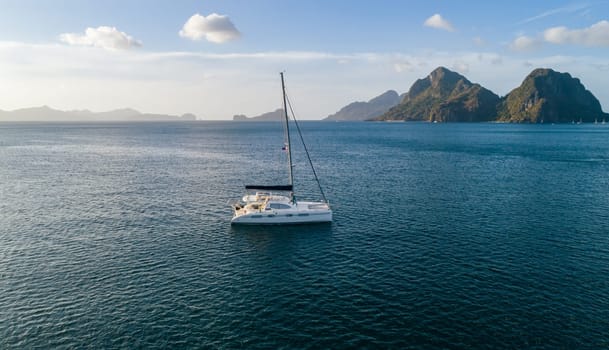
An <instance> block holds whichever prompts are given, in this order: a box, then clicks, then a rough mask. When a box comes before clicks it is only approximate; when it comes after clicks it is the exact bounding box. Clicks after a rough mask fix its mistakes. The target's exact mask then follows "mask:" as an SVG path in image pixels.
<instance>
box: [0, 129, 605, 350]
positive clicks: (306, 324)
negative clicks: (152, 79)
mask: <svg viewBox="0 0 609 350" xmlns="http://www.w3.org/2000/svg"><path fill="white" fill-rule="evenodd" d="M301 127H302V129H303V133H304V136H305V139H306V141H307V145H308V147H309V150H310V152H311V157H312V158H313V161H314V162H315V164H316V170H317V172H318V174H319V176H320V180H321V182H322V185H323V186H324V189H325V192H326V195H327V196H328V198H329V200H330V202H331V204H332V206H333V210H334V219H335V220H334V222H333V223H332V224H331V225H312V226H293V227H231V225H230V217H231V209H230V207H229V206H228V205H227V203H228V202H229V201H231V200H234V199H237V198H239V197H240V196H241V195H242V193H243V191H242V186H243V185H244V184H246V183H283V182H285V176H286V171H285V170H286V167H285V165H284V159H283V157H284V155H283V154H282V153H281V151H280V149H281V146H282V142H283V141H282V137H281V127H280V126H275V125H274V123H237V122H197V123H132V124H130V123H119V124H61V123H58V124H46V125H45V124H11V123H3V124H0V348H83V347H94V348H167V347H186V348H247V349H250V348H311V349H318V348H412V349H430V348H484V349H487V348H569V349H574V348H577V349H585V348H590V349H598V348H607V347H609V214H608V211H609V191H608V190H609V176H608V175H609V125H607V126H605V125H505V124H427V123H322V122H303V123H302V124H301ZM294 151H295V153H298V152H297V151H298V149H297V148H294ZM296 161H297V166H296V168H295V172H296V176H297V182H296V186H297V190H298V189H301V190H302V191H300V192H302V196H303V197H306V196H307V195H308V194H309V193H312V194H314V190H315V187H314V182H313V180H312V179H311V177H310V174H309V173H307V169H306V166H304V165H302V164H301V163H299V159H298V158H297V159H296ZM300 192H299V194H300ZM312 198H317V197H315V196H314V195H313V196H312Z"/></svg>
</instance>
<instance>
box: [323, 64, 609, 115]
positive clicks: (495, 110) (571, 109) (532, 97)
mask: <svg viewBox="0 0 609 350" xmlns="http://www.w3.org/2000/svg"><path fill="white" fill-rule="evenodd" d="M324 120H328V121H330V120H351V121H356V120H381V121H428V122H488V121H498V122H510V123H568V122H573V121H575V122H580V121H581V122H594V121H602V120H607V121H609V114H607V113H604V112H603V111H602V109H601V105H600V103H599V101H598V99H596V97H594V95H593V94H592V93H591V92H590V91H588V90H586V88H585V87H584V85H583V84H582V83H581V82H580V80H579V79H577V78H574V77H572V76H571V75H570V74H569V73H560V72H556V71H554V70H552V69H548V68H538V69H535V70H533V71H532V72H531V73H530V74H529V75H528V76H527V77H526V78H525V79H524V81H523V82H522V84H521V85H520V86H519V87H517V88H515V89H514V90H512V91H511V92H510V93H508V94H507V95H506V96H504V97H499V96H498V95H497V94H495V93H494V92H492V91H490V90H489V89H486V88H484V87H483V86H481V85H480V84H476V83H472V82H470V81H469V80H468V79H467V78H465V77H464V76H462V75H461V74H459V73H456V72H453V71H451V70H449V69H447V68H444V67H438V68H436V69H434V70H433V71H432V72H431V73H430V74H429V75H428V76H427V77H425V78H422V79H418V80H417V81H415V82H414V84H412V86H411V87H410V89H409V90H408V92H407V93H405V94H403V95H402V96H398V94H397V92H395V91H392V90H390V91H387V92H385V93H383V94H381V95H379V96H377V97H375V98H373V99H371V100H370V101H368V102H353V103H350V104H348V105H347V106H345V107H343V108H341V109H340V110H339V111H338V112H336V113H335V114H332V115H329V116H328V117H326V118H325V119H324Z"/></svg>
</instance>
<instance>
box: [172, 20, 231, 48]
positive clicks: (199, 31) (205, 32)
mask: <svg viewBox="0 0 609 350" xmlns="http://www.w3.org/2000/svg"><path fill="white" fill-rule="evenodd" d="M180 36H181V37H183V38H188V39H191V40H201V39H205V40H207V41H210V42H212V43H216V44H221V43H224V42H227V41H230V40H235V39H238V38H239V37H240V36H241V33H239V31H238V30H237V28H235V25H234V24H233V22H231V20H230V18H228V16H224V15H219V14H217V13H212V14H210V15H209V16H207V17H206V16H201V15H200V14H198V13H196V14H194V15H192V16H191V17H190V18H189V19H188V20H187V21H186V23H184V26H183V27H182V30H180Z"/></svg>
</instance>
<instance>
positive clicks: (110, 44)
mask: <svg viewBox="0 0 609 350" xmlns="http://www.w3.org/2000/svg"><path fill="white" fill-rule="evenodd" d="M59 40H61V41H63V42H64V43H66V44H69V45H81V46H95V47H101V48H104V49H111V50H127V49H131V48H134V47H139V46H142V42H141V41H138V40H135V39H134V38H133V37H131V36H129V35H127V33H125V32H121V31H119V30H118V29H116V28H114V27H106V26H101V27H97V28H87V29H86V30H85V33H84V35H83V34H78V33H64V34H61V35H60V36H59Z"/></svg>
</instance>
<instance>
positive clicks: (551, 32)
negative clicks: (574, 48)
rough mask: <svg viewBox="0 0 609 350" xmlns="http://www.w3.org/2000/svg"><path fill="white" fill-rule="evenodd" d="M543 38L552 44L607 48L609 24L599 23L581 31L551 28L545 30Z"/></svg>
mask: <svg viewBox="0 0 609 350" xmlns="http://www.w3.org/2000/svg"><path fill="white" fill-rule="evenodd" d="M543 37H544V39H545V40H546V41H547V42H550V43H553V44H573V45H583V46H591V47H609V22H608V21H600V22H597V23H595V24H593V25H591V26H590V27H588V28H583V29H569V28H567V27H553V28H549V29H546V30H545V31H544V33H543Z"/></svg>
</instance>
